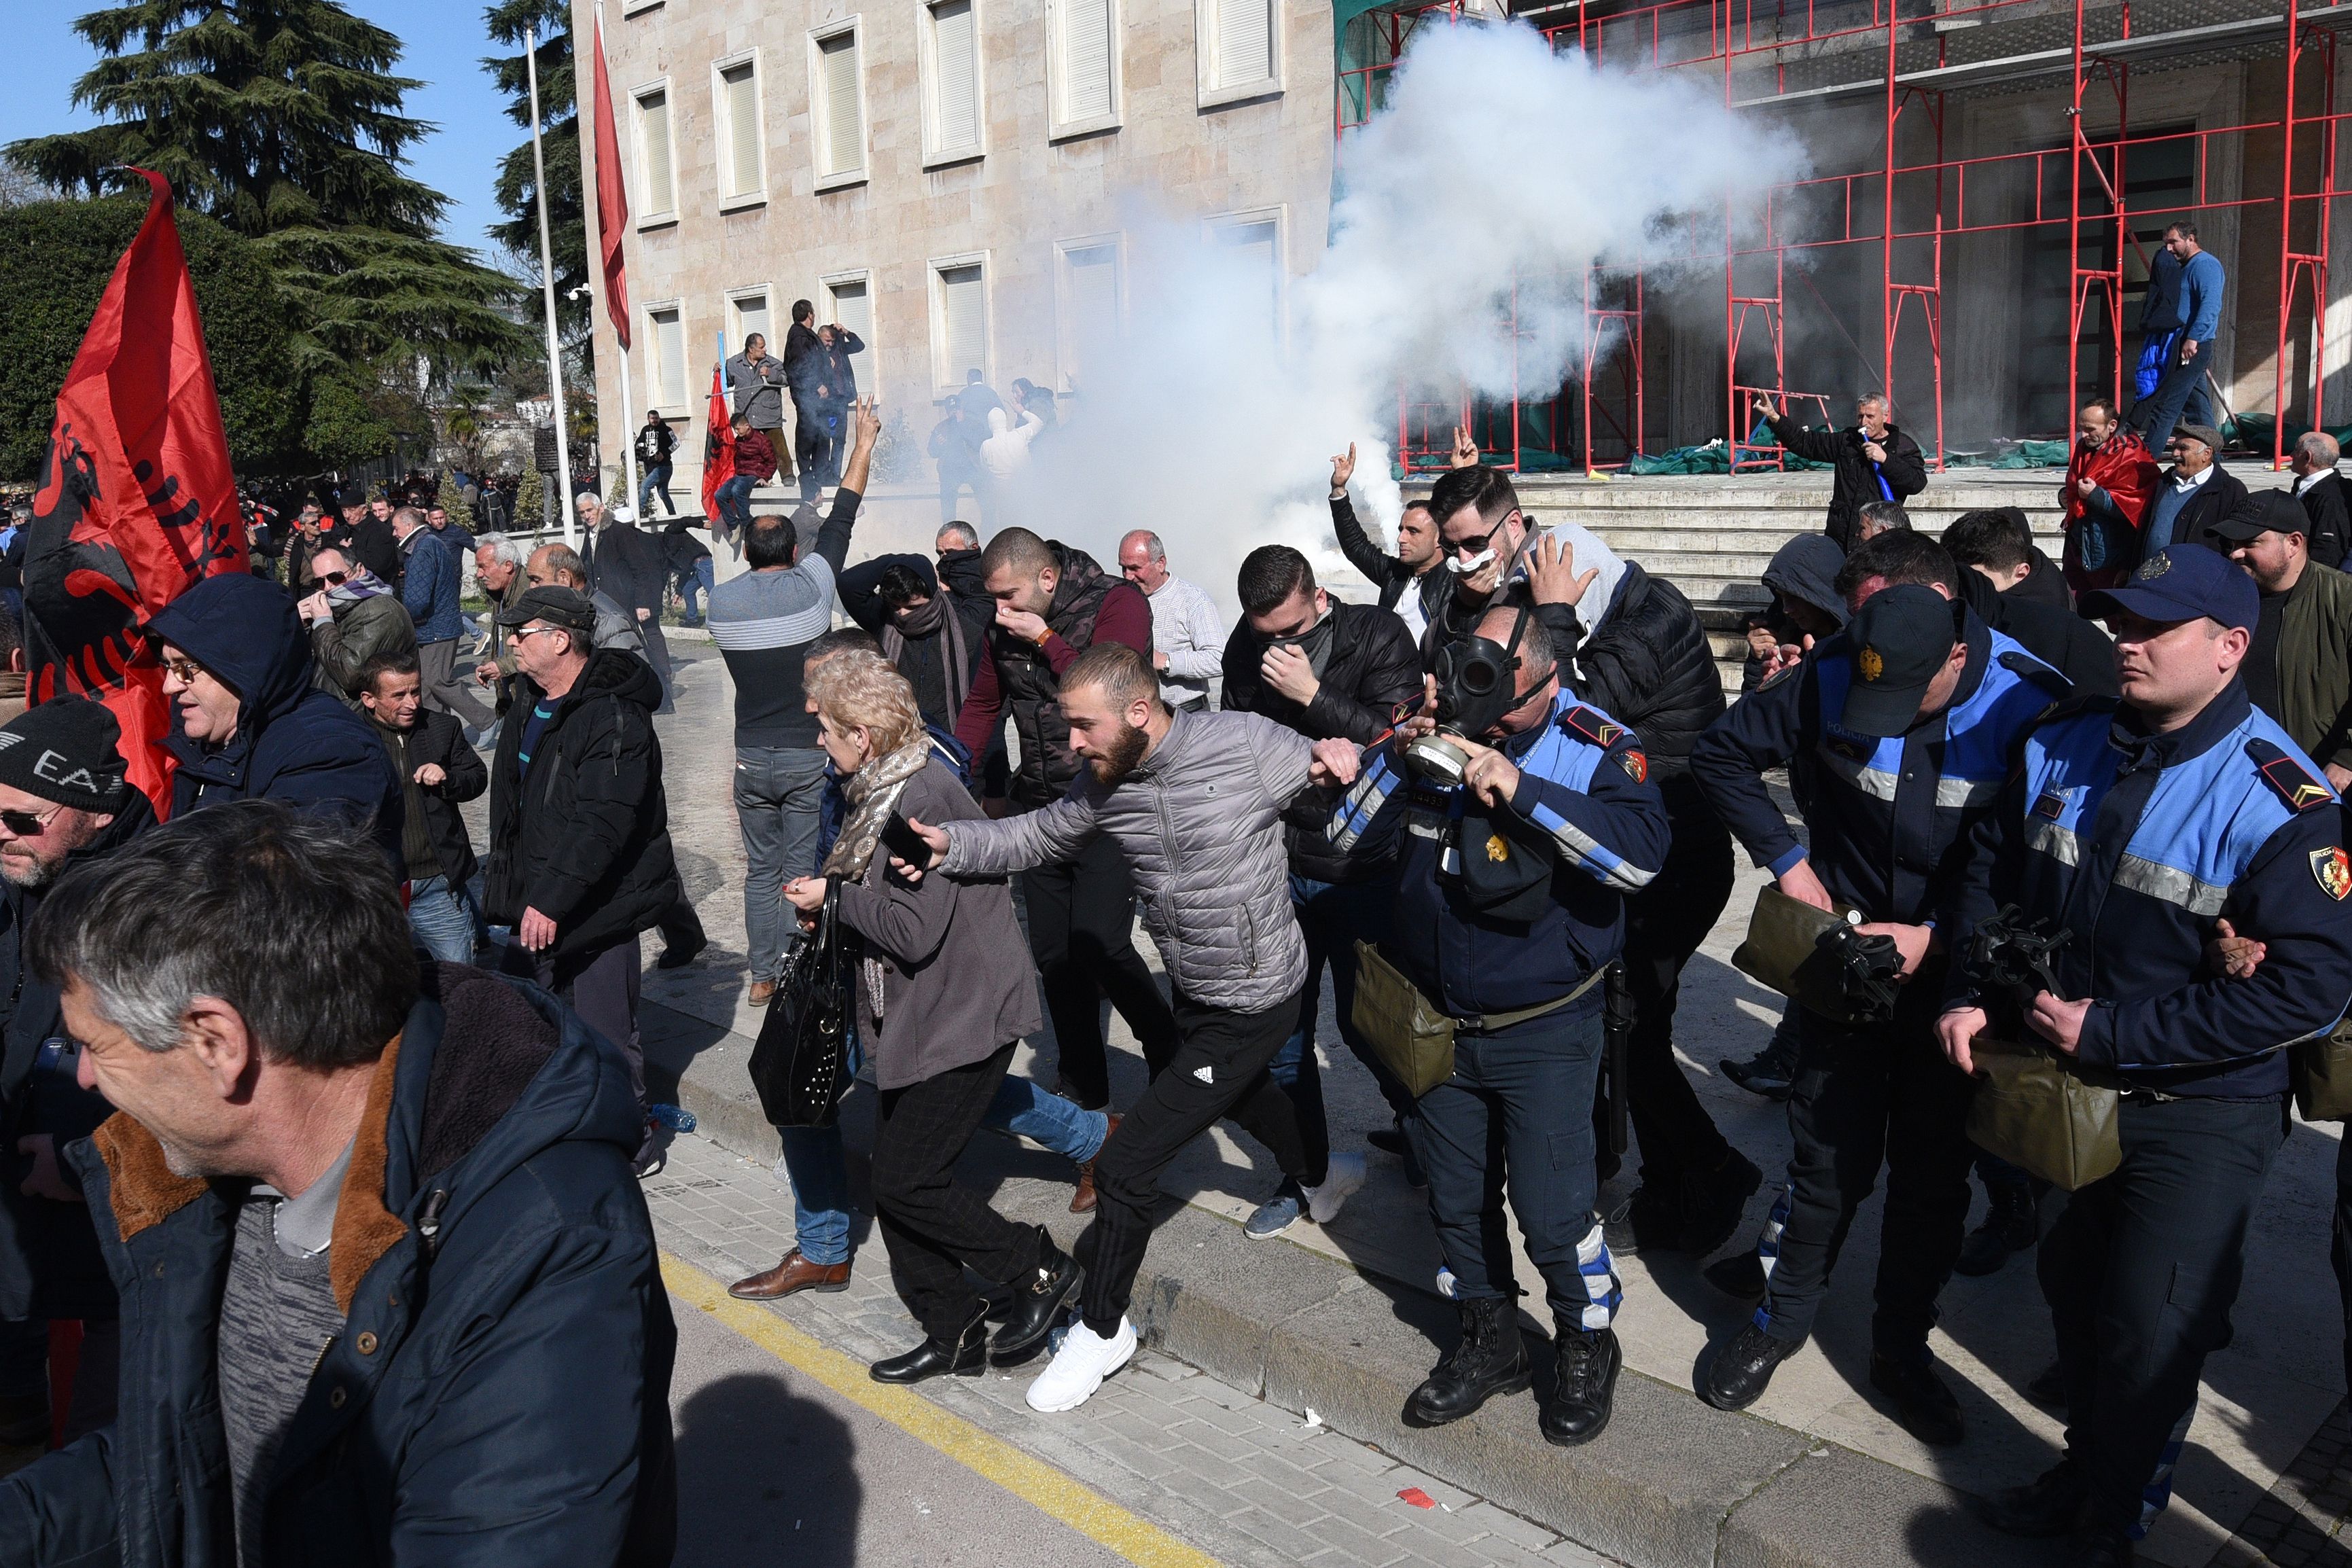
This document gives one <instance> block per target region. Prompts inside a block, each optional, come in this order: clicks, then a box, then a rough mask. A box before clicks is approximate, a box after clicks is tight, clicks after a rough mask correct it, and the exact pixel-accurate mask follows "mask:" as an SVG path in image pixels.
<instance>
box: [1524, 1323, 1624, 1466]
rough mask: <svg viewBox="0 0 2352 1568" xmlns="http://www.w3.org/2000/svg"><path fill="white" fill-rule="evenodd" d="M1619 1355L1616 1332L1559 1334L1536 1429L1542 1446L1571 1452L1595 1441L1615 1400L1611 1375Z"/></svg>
mask: <svg viewBox="0 0 2352 1568" xmlns="http://www.w3.org/2000/svg"><path fill="white" fill-rule="evenodd" d="M1624 1362H1625V1353H1624V1352H1623V1351H1622V1350H1620V1349H1619V1348H1618V1345H1617V1331H1616V1330H1614V1329H1602V1330H1601V1331H1599V1332H1597V1333H1589V1334H1588V1333H1580V1332H1578V1331H1575V1330H1573V1329H1562V1330H1560V1331H1559V1336H1558V1339H1557V1341H1556V1342H1555V1343H1554V1346H1553V1362H1552V1366H1553V1380H1552V1389H1551V1397H1550V1398H1549V1399H1547V1400H1545V1401H1544V1402H1543V1419H1542V1421H1541V1423H1540V1426H1541V1427H1542V1430H1543V1437H1544V1441H1545V1442H1547V1443H1549V1444H1551V1445H1553V1446H1554V1447H1560V1448H1573V1447H1576V1446H1577V1445H1578V1444H1579V1443H1590V1442H1591V1441H1592V1439H1594V1438H1595V1437H1598V1436H1601V1428H1602V1427H1603V1426H1608V1425H1609V1412H1610V1408H1611V1405H1612V1402H1613V1401H1614V1400H1615V1398H1616V1395H1617V1369H1618V1368H1619V1367H1621V1366H1622V1365H1623V1364H1624Z"/></svg>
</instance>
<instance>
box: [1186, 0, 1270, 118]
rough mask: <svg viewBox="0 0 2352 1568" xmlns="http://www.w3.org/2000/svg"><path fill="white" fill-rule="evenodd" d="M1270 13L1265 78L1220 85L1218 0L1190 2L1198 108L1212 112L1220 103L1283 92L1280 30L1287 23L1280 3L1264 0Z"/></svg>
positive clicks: (1239, 101) (1235, 101) (1267, 24)
mask: <svg viewBox="0 0 2352 1568" xmlns="http://www.w3.org/2000/svg"><path fill="white" fill-rule="evenodd" d="M1266 3H1267V5H1268V7H1269V10H1270V12H1271V15H1269V16H1267V18H1266V26H1267V29H1268V32H1267V35H1266V64H1267V67H1268V69H1267V72H1266V74H1265V75H1264V76H1262V77H1258V78H1256V79H1253V80H1250V81H1233V82H1223V83H1221V82H1220V81H1219V80H1218V73H1217V5H1218V0H1192V62H1193V70H1194V73H1195V76H1196V79H1197V85H1198V98H1199V106H1200V107H1201V108H1202V109H1214V108H1216V107H1217V106H1219V105H1220V104H1226V103H1241V102H1244V101H1245V100H1249V99H1253V98H1274V97H1278V96H1279V95H1280V94H1281V93H1282V91H1283V68H1284V65H1285V58H1286V53H1287V51H1286V50H1285V49H1284V48H1283V47H1282V46H1283V36H1282V35H1283V29H1284V27H1285V26H1286V24H1287V23H1288V21H1289V16H1288V12H1287V7H1286V6H1285V5H1284V4H1283V0H1266Z"/></svg>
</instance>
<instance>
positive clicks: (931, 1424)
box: [661, 1252, 1219, 1568]
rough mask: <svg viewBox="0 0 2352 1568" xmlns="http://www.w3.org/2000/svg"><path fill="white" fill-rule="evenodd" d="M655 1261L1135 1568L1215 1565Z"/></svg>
mask: <svg viewBox="0 0 2352 1568" xmlns="http://www.w3.org/2000/svg"><path fill="white" fill-rule="evenodd" d="M661 1260H662V1279H663V1280H664V1281H665V1282H666V1283H667V1285H668V1286H669V1289H670V1293H671V1294H672V1295H674V1296H676V1297H677V1298H678V1299H679V1300H682V1301H685V1302H686V1303H688V1305H689V1306H691V1307H693V1308H694V1309H695V1310H698V1311H699V1312H701V1313H703V1314H704V1315H706V1316H707V1317H709V1318H711V1319H713V1320H714V1321H718V1322H719V1323H722V1324H724V1325H726V1326H727V1327H728V1328H730V1329H732V1330H734V1331H735V1332H737V1333H739V1334H740V1335H742V1336H743V1337H744V1338H745V1339H747V1340H749V1341H751V1342H752V1343H753V1344H755V1345H757V1346H759V1347H760V1348H761V1350H763V1351H766V1352H768V1353H769V1354H770V1355H772V1356H774V1357H775V1358H776V1359H777V1360H778V1361H781V1362H782V1363H784V1364H785V1365H787V1366H790V1367H792V1368H793V1369H794V1370H796V1371H798V1372H801V1373H805V1374H806V1375H808V1376H810V1377H813V1378H814V1379H815V1380H816V1381H817V1382H819V1383H821V1384H824V1386H825V1387H827V1388H830V1389H831V1390H833V1391H834V1392H835V1394H840V1395H841V1396H842V1397H843V1398H844V1399H846V1400H848V1401H849V1402H850V1403H851V1404H853V1405H858V1406H860V1407H861V1408H863V1409H866V1410H870V1411H872V1412H873V1413H874V1414H875V1415H879V1416H880V1417H882V1419H883V1420H885V1421H887V1422H889V1423H890V1424H891V1425H892V1426H896V1427H898V1429H899V1430H901V1431H903V1432H905V1433H907V1434H908V1436H913V1437H916V1438H919V1439H920V1440H921V1441H922V1442H925V1443H928V1444H929V1445H930V1446H931V1447H934V1448H937V1449H938V1450H939V1451H940V1453H942V1454H945V1455H946V1456H947V1457H948V1458H950V1459H953V1460H955V1461H956V1463H958V1464H960V1465H961V1466H963V1467H964V1468H966V1469H969V1470H971V1471H972V1472H973V1473H975V1474H977V1475H979V1476H981V1477H982V1478H984V1479H988V1480H991V1481H993V1482H995V1483H996V1484H997V1485H998V1486H1000V1487H1003V1489H1005V1490H1006V1491H1009V1492H1011V1493H1012V1494H1013V1496H1014V1497H1017V1498H1020V1499H1022V1500H1024V1501H1026V1502H1028V1503H1031V1504H1033V1505H1034V1506H1035V1507H1036V1508H1038V1509H1039V1510H1042V1511H1044V1512H1045V1513H1049V1514H1051V1515H1053V1516H1054V1517H1055V1519H1058V1520H1060V1521H1062V1522H1063V1523H1064V1524H1066V1525H1068V1526H1069V1527H1070V1528H1071V1529H1073V1530H1075V1531H1077V1532H1078V1533H1079V1534H1081V1535H1084V1536H1087V1538H1088V1539H1090V1540H1093V1541H1097V1542H1101V1543H1102V1544H1103V1545H1104V1546H1107V1547H1108V1548H1109V1549H1110V1550H1111V1551H1113V1552H1118V1554H1119V1555H1120V1556H1121V1557H1124V1558H1126V1559H1127V1560H1128V1561H1129V1562H1130V1563H1138V1564H1140V1565H1141V1568H1219V1564H1218V1563H1217V1560H1216V1559H1215V1558H1213V1557H1212V1556H1210V1555H1209V1554H1208V1553H1207V1552H1202V1551H1200V1550H1199V1549H1198V1548H1195V1547H1192V1546H1187V1545H1186V1544H1185V1543H1184V1542H1181V1541H1179V1540H1177V1539H1176V1538H1175V1537H1174V1536H1172V1535H1171V1534H1169V1533H1168V1532H1167V1531H1164V1530H1162V1529H1160V1527H1159V1526H1158V1525H1156V1524H1153V1523H1151V1522H1150V1521H1147V1520H1143V1519H1139V1518H1137V1517H1136V1516H1135V1515H1134V1514H1131V1513H1129V1512H1128V1511H1127V1510H1125V1509H1123V1508H1121V1507H1119V1506H1118V1504H1117V1503H1114V1502H1110V1501H1108V1500H1106V1499H1104V1498H1102V1497H1101V1496H1099V1495H1097V1493H1096V1492H1094V1491H1093V1490H1091V1489H1088V1488H1087V1487H1085V1486H1082V1485H1080V1484H1079V1483H1078V1482H1076V1481H1075V1480H1073V1479H1070V1478H1069V1477H1068V1476H1066V1475H1064V1474H1063V1473H1062V1472H1061V1471H1059V1470H1057V1469H1055V1468H1054V1467H1053V1466H1051V1465H1048V1464H1046V1463H1045V1461H1044V1460H1042V1459H1039V1458H1034V1457H1032V1456H1031V1455H1028V1454H1024V1453H1023V1452H1022V1451H1021V1450H1020V1449H1018V1448H1016V1447H1013V1445H1012V1444H1010V1443H1008V1442H1006V1441H1004V1439H1003V1438H1002V1437H999V1436H995V1435H994V1434H993V1433H990V1432H984V1431H982V1429H981V1428H979V1427H978V1426H973V1425H972V1424H971V1422H969V1421H967V1420H965V1419H964V1418H963V1417H962V1416H961V1415H953V1414H951V1413H950V1412H949V1411H947V1410H945V1409H943V1408H941V1407H940V1406H939V1405H934V1404H932V1403H931V1402H930V1401H929V1400H928V1399H926V1398H924V1397H923V1396H922V1395H921V1394H917V1393H916V1392H915V1391H914V1390H913V1389H911V1388H908V1387H905V1386H902V1385H898V1384H887V1383H877V1382H875V1381H874V1380H873V1379H872V1378H871V1377H869V1376H867V1375H866V1366H865V1363H862V1362H857V1361H853V1360H851V1359H850V1358H849V1357H847V1356H845V1355H843V1354H842V1353H841V1352H839V1351H836V1350H832V1349H829V1348H827V1347H826V1346H824V1345H823V1344H820V1343H818V1342H817V1341H816V1340H814V1338H812V1337H811V1336H810V1335H809V1334H807V1333H806V1332H805V1331H802V1330H800V1329H797V1328H795V1327H793V1325H792V1324H791V1323H789V1322H787V1321H784V1320H783V1319H782V1318H780V1317H778V1316H777V1315H776V1314H775V1313H774V1312H772V1311H770V1310H768V1309H766V1308H765V1307H761V1306H757V1305H755V1304H753V1303H751V1302H749V1301H739V1300H735V1298H733V1297H732V1296H730V1295H729V1294H727V1289H726V1287H724V1286H722V1285H721V1284H719V1281H718V1280H716V1279H712V1278H711V1277H710V1276H709V1275H708V1274H705V1273H704V1272H703V1271H702V1270H701V1269H699V1268H696V1267H694V1265H692V1264H690V1263H688V1262H685V1261H684V1260H682V1259H681V1258H678V1257H677V1255H675V1254H674V1253H669V1252H665V1253H663V1254H662V1255H661Z"/></svg>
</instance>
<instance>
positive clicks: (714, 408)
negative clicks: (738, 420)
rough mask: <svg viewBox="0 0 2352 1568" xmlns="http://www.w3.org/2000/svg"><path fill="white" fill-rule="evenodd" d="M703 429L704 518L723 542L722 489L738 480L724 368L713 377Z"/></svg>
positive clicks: (732, 426)
mask: <svg viewBox="0 0 2352 1568" xmlns="http://www.w3.org/2000/svg"><path fill="white" fill-rule="evenodd" d="M703 425H704V426H705V429H704V434H703V437H702V515H703V517H704V518H705V519H706V520H707V521H709V524H710V529H711V531H712V532H714V533H717V534H718V535H719V537H721V538H722V539H723V538H725V537H726V528H725V525H724V524H723V522H722V521H721V520H720V518H719V486H721V485H723V484H725V483H726V482H727V481H728V480H729V479H733V478H734V477H735V416H734V414H733V413H732V412H730V410H729V408H728V406H727V371H726V367H725V366H723V365H722V366H720V367H719V368H718V369H716V370H713V371H712V372H711V373H710V407H709V411H708V412H707V413H706V414H705V415H704V416H703Z"/></svg>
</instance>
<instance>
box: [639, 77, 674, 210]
mask: <svg viewBox="0 0 2352 1568" xmlns="http://www.w3.org/2000/svg"><path fill="white" fill-rule="evenodd" d="M654 92H658V93H660V94H661V97H662V107H663V108H664V109H665V110H667V111H668V114H669V205H667V206H666V207H663V208H661V209H660V210H659V211H648V212H641V213H639V214H637V215H636V216H637V227H638V229H639V230H640V231H643V230H645V229H649V228H667V227H669V226H672V225H674V224H676V223H677V219H678V207H679V205H680V203H679V200H678V184H677V93H676V92H675V91H673V90H671V88H670V80H669V78H667V77H666V76H657V77H655V78H654V79H652V80H650V81H641V82H639V83H638V84H637V85H636V86H635V87H633V88H631V89H629V156H630V158H631V159H633V160H634V161H635V163H636V165H637V168H636V175H637V194H638V195H639V196H640V197H650V196H651V195H653V190H652V184H653V182H652V181H651V180H649V179H647V178H646V94H648V93H654Z"/></svg>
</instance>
